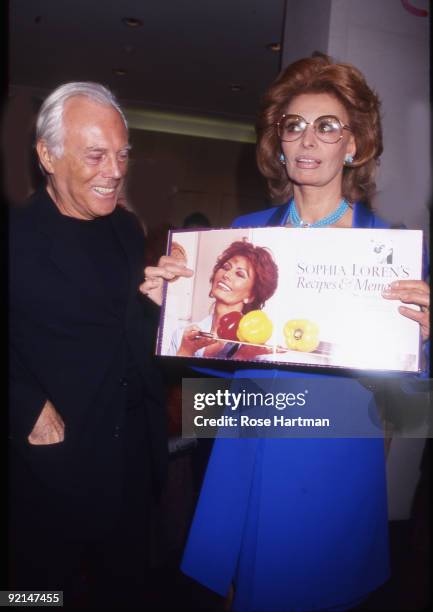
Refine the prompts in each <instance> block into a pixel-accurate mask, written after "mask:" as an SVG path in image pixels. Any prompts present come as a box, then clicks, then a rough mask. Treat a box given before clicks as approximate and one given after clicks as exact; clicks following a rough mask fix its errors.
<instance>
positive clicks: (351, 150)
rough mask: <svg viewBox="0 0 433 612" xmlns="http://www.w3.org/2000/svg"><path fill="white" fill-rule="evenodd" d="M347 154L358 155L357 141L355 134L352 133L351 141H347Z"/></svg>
mask: <svg viewBox="0 0 433 612" xmlns="http://www.w3.org/2000/svg"><path fill="white" fill-rule="evenodd" d="M346 155H351V156H352V157H355V155H356V141H355V136H354V135H353V134H350V137H349V142H348V143H347V148H346Z"/></svg>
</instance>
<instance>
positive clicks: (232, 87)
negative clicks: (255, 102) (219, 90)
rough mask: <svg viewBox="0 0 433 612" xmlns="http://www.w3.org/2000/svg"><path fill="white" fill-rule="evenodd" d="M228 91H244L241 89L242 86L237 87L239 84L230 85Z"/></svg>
mask: <svg viewBox="0 0 433 612" xmlns="http://www.w3.org/2000/svg"><path fill="white" fill-rule="evenodd" d="M230 89H231V90H232V91H236V92H238V91H243V89H244V88H243V87H242V85H239V83H232V84H231V85H230Z"/></svg>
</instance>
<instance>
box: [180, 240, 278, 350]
mask: <svg viewBox="0 0 433 612" xmlns="http://www.w3.org/2000/svg"><path fill="white" fill-rule="evenodd" d="M210 284H211V289H210V293H209V295H210V297H212V298H214V300H215V302H214V304H213V305H212V314H210V315H209V316H207V317H206V318H205V319H203V320H202V321H200V322H199V323H196V324H194V325H189V326H188V327H184V328H180V329H177V330H176V331H175V333H174V335H173V338H172V340H171V343H170V347H169V354H170V355H177V356H181V357H193V356H195V357H214V358H216V357H218V358H221V357H224V356H225V355H227V353H228V352H230V357H232V358H233V357H234V355H235V350H236V349H238V348H239V345H237V346H236V345H234V344H233V343H230V342H228V343H221V342H220V341H216V340H215V339H213V338H212V337H208V336H207V335H205V334H209V333H211V334H212V335H213V336H214V337H216V336H217V330H218V327H219V325H220V321H221V319H222V317H224V316H225V315H226V314H228V313H230V312H239V313H241V314H246V313H247V312H250V311H251V310H260V309H262V308H263V306H264V305H265V302H266V301H267V300H268V299H269V298H270V297H271V296H272V295H273V294H274V292H275V289H276V288H277V284H278V268H277V265H276V263H275V262H274V260H273V259H272V255H271V253H270V251H269V250H268V249H266V248H263V247H259V246H255V245H254V244H252V243H251V242H247V241H246V240H238V241H236V242H233V243H232V244H231V245H230V246H229V247H227V249H225V251H224V252H223V253H222V254H221V255H220V256H219V257H218V259H217V261H216V263H215V266H214V268H213V271H212V275H211V278H210ZM202 332H205V334H203V335H200V334H201V333H202ZM249 356H250V357H251V353H249Z"/></svg>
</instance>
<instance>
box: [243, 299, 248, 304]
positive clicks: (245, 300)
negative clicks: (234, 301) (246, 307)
mask: <svg viewBox="0 0 433 612" xmlns="http://www.w3.org/2000/svg"><path fill="white" fill-rule="evenodd" d="M242 301H243V303H244V304H248V302H249V301H250V300H249V299H248V298H244V299H243V300H242Z"/></svg>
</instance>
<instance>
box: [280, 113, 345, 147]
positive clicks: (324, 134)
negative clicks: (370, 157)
mask: <svg viewBox="0 0 433 612" xmlns="http://www.w3.org/2000/svg"><path fill="white" fill-rule="evenodd" d="M309 125H312V126H313V130H314V133H315V135H316V136H317V138H318V139H319V140H321V141H322V142H326V143H328V144H333V143H335V142H338V141H339V140H341V139H342V138H343V130H349V131H351V129H350V127H349V126H348V125H344V124H343V123H341V121H340V119H338V117H334V115H323V116H322V117H317V119H315V120H314V121H313V122H312V123H311V122H308V121H306V120H305V119H304V118H303V117H301V115H283V116H282V117H281V119H280V120H279V121H278V123H277V133H278V137H279V138H280V140H282V141H283V142H293V141H294V140H299V138H301V137H302V136H303V135H304V134H305V131H306V129H307V127H308V126H309Z"/></svg>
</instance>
